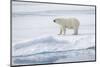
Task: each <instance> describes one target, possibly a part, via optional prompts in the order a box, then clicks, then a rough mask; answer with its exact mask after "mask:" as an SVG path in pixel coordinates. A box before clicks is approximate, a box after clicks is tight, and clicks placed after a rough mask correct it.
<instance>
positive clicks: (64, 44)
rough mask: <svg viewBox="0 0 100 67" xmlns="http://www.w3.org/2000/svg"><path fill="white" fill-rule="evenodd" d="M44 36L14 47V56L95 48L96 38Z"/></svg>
mask: <svg viewBox="0 0 100 67" xmlns="http://www.w3.org/2000/svg"><path fill="white" fill-rule="evenodd" d="M68 38H69V37H67V36H65V37H62V38H60V37H59V36H42V37H37V38H34V39H32V40H30V41H26V42H21V43H17V44H15V45H14V46H13V56H25V55H30V54H37V53H41V52H56V51H67V50H77V49H87V48H89V47H94V46H95V41H91V40H90V38H91V39H92V40H93V39H94V37H88V36H86V37H77V39H76V38H75V37H72V36H70V40H69V39H68Z"/></svg>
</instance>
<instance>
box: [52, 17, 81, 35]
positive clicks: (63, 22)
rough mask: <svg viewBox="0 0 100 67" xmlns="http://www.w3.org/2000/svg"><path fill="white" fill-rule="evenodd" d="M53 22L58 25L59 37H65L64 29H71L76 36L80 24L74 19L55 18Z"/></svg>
mask: <svg viewBox="0 0 100 67" xmlns="http://www.w3.org/2000/svg"><path fill="white" fill-rule="evenodd" d="M53 22H54V23H57V24H59V25H60V33H59V34H58V35H61V34H63V35H65V34H66V28H67V29H73V30H74V35H78V28H79V25H80V22H79V20H78V19H76V18H55V19H54V20H53Z"/></svg>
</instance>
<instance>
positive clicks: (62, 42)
mask: <svg viewBox="0 0 100 67" xmlns="http://www.w3.org/2000/svg"><path fill="white" fill-rule="evenodd" d="M37 7H38V8H37ZM65 8H66V9H65ZM71 8H73V9H71ZM56 17H64V18H65V17H66V18H67V17H76V18H77V19H79V21H80V27H79V34H78V35H72V34H73V30H68V29H67V31H66V35H65V36H64V35H57V34H58V33H59V25H57V24H55V23H54V22H53V19H54V18H56ZM94 60H95V8H94V7H90V6H72V5H66V6H65V5H56V4H53V5H52V4H41V3H27V2H26V3H24V2H13V9H12V64H13V65H27V64H46V63H62V62H77V61H94Z"/></svg>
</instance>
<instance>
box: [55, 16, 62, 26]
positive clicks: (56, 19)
mask: <svg viewBox="0 0 100 67" xmlns="http://www.w3.org/2000/svg"><path fill="white" fill-rule="evenodd" d="M53 22H54V23H57V24H60V25H61V24H62V22H63V19H62V18H55V19H54V20H53Z"/></svg>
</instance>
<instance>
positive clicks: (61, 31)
mask: <svg viewBox="0 0 100 67" xmlns="http://www.w3.org/2000/svg"><path fill="white" fill-rule="evenodd" d="M61 34H62V28H61V27H60V32H59V34H58V35H61Z"/></svg>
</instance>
